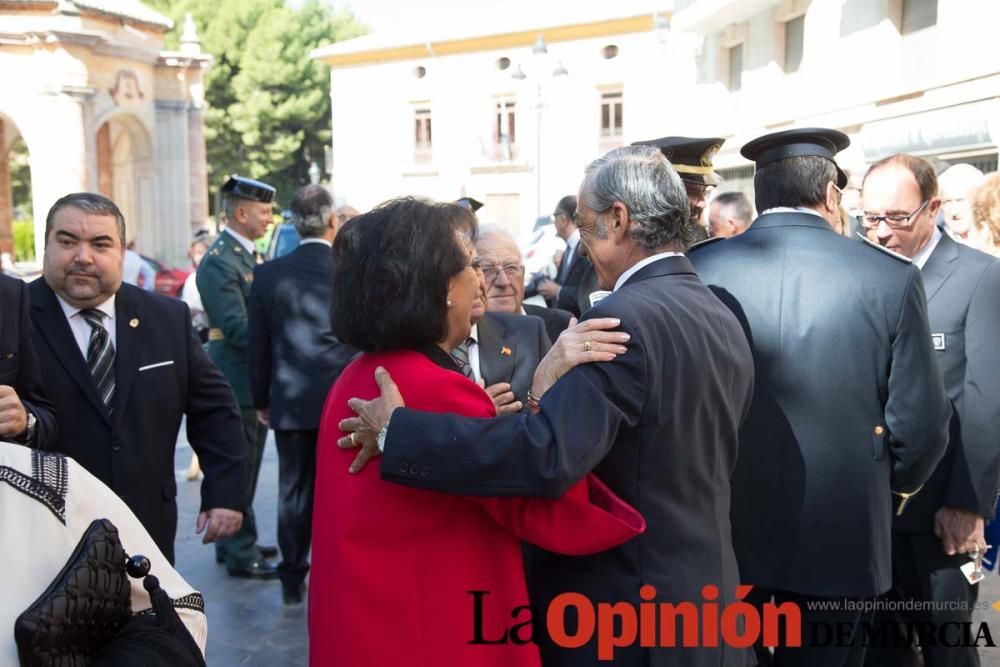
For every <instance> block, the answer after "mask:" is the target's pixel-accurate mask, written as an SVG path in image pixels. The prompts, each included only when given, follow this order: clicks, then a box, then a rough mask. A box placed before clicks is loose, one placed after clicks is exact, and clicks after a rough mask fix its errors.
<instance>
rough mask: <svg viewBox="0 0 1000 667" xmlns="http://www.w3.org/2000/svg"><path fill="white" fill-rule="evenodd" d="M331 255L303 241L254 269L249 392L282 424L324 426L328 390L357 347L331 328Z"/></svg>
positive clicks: (273, 424)
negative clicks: (345, 342) (321, 422)
mask: <svg viewBox="0 0 1000 667" xmlns="http://www.w3.org/2000/svg"><path fill="white" fill-rule="evenodd" d="M332 261H333V260H332V256H331V254H330V248H329V247H328V246H326V245H325V244H322V243H306V244H304V245H300V246H299V247H298V248H296V249H295V250H294V251H293V252H292V253H290V254H288V255H286V256H284V257H280V258H278V259H274V260H271V261H270V262H266V263H264V264H261V265H260V266H258V267H257V268H255V269H254V272H253V284H252V285H251V287H250V305H249V323H248V325H247V354H248V359H249V367H250V394H251V396H252V397H253V405H254V407H255V408H257V409H264V408H267V407H270V408H271V428H273V429H275V430H278V431H299V430H310V429H317V428H319V416H320V412H322V410H323V402H324V401H325V400H326V395H327V392H329V390H330V387H331V386H332V385H333V383H334V381H335V380H336V379H337V377H338V376H339V375H340V372H341V371H342V370H343V369H344V366H346V365H347V364H348V363H349V362H350V361H351V359H352V358H353V357H354V355H355V354H356V350H354V349H353V348H351V347H348V346H347V345H343V344H341V343H340V341H338V340H337V338H336V337H335V336H334V335H333V332H332V331H331V330H330V301H331V297H332V293H333V283H332V282H331V275H332V273H333V264H332Z"/></svg>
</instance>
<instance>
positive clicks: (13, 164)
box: [0, 113, 37, 269]
mask: <svg viewBox="0 0 1000 667" xmlns="http://www.w3.org/2000/svg"><path fill="white" fill-rule="evenodd" d="M32 208H33V207H32V196H31V163H30V161H29V160H28V146H27V143H26V142H25V140H24V137H23V136H22V135H21V131H20V130H19V129H18V127H17V125H16V124H15V123H14V121H13V120H12V119H11V118H10V117H9V116H6V115H4V114H2V113H0V258H2V261H0V263H2V264H3V268H7V269H9V268H10V266H9V265H8V262H10V261H26V262H33V261H35V259H36V257H37V252H36V249H35V248H34V243H33V242H32V241H33V239H34V233H33V231H32V228H33V225H32V222H31V220H32ZM15 223H18V224H26V225H27V236H26V237H25V238H26V239H29V238H30V239H31V240H32V241H28V242H27V244H26V245H27V247H23V246H24V245H25V244H22V247H21V248H20V252H15V248H14V245H15V244H14V235H15Z"/></svg>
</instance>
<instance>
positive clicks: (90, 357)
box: [80, 308, 115, 415]
mask: <svg viewBox="0 0 1000 667" xmlns="http://www.w3.org/2000/svg"><path fill="white" fill-rule="evenodd" d="M80 315H82V316H83V319H85V320H86V321H87V324H89V325H90V343H89V344H88V345H87V370H89V371H90V375H91V377H93V378H94V386H95V387H97V393H98V394H99V395H100V397H101V400H102V401H104V405H106V406H107V407H108V414H109V415H110V414H111V401H112V400H113V399H114V396H115V348H114V347H113V346H112V345H111V336H110V335H109V334H108V330H107V329H105V328H104V323H103V321H102V320H103V317H104V314H103V313H102V312H101V311H99V310H96V309H94V308H87V309H86V310H81V311H80Z"/></svg>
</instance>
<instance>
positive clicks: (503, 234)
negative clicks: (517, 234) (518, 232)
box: [476, 223, 521, 254]
mask: <svg viewBox="0 0 1000 667" xmlns="http://www.w3.org/2000/svg"><path fill="white" fill-rule="evenodd" d="M491 236H494V237H499V238H503V239H506V240H508V241H510V242H511V243H513V244H514V247H516V248H517V252H518V254H520V252H521V247H520V246H518V245H517V239H515V238H514V235H513V234H511V233H510V232H509V231H507V230H506V229H504V228H503V227H501V226H500V225H498V224H496V223H489V224H485V225H480V226H479V238H477V239H476V241H477V242H479V241H482V240H483V239H487V238H489V237H491Z"/></svg>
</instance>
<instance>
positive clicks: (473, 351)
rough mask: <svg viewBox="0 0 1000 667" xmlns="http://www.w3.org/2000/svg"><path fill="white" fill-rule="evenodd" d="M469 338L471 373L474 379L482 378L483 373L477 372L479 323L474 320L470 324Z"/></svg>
mask: <svg viewBox="0 0 1000 667" xmlns="http://www.w3.org/2000/svg"><path fill="white" fill-rule="evenodd" d="M469 338H471V339H472V342H471V343H469V365H470V366H472V374H473V375H474V376H475V379H476V380H482V379H483V374H482V373H480V372H479V323H478V322H476V323H475V324H473V325H472V331H471V332H470V333H469Z"/></svg>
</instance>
